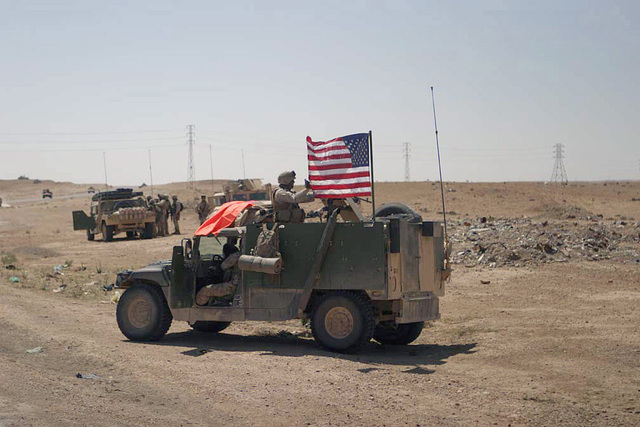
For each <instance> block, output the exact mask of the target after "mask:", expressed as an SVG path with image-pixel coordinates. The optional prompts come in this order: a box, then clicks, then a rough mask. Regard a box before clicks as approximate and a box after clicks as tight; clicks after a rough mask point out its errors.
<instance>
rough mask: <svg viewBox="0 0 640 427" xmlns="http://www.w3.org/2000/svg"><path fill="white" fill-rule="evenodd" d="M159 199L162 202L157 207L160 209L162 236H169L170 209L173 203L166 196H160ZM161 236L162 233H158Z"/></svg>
mask: <svg viewBox="0 0 640 427" xmlns="http://www.w3.org/2000/svg"><path fill="white" fill-rule="evenodd" d="M158 198H159V199H160V201H159V202H158V203H157V205H158V206H159V207H160V209H161V212H160V223H161V225H160V226H161V227H162V234H161V235H162V236H168V235H169V207H170V206H171V202H169V197H168V196H166V195H164V194H158ZM158 234H159V235H160V233H158Z"/></svg>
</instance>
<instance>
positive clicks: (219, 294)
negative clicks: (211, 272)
mask: <svg viewBox="0 0 640 427" xmlns="http://www.w3.org/2000/svg"><path fill="white" fill-rule="evenodd" d="M237 242H238V238H237V237H227V243H225V245H224V246H223V248H222V252H223V255H224V261H222V264H220V267H221V268H222V271H223V272H224V273H223V274H224V276H223V277H224V278H223V282H222V283H214V284H210V285H207V286H205V287H203V288H202V289H200V290H199V291H198V293H197V294H196V305H207V304H209V301H210V300H211V299H212V298H215V299H218V300H222V302H223V303H227V304H228V303H229V302H230V300H231V298H233V295H234V294H235V293H236V289H237V288H238V284H239V283H240V270H239V269H238V268H237V266H238V259H239V258H240V255H242V254H241V253H240V249H238V247H237V246H236V244H237Z"/></svg>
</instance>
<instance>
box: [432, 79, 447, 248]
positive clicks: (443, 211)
mask: <svg viewBox="0 0 640 427" xmlns="http://www.w3.org/2000/svg"><path fill="white" fill-rule="evenodd" d="M431 102H432V104H433V126H434V127H435V130H436V149H437V150H438V171H439V172H440V194H441V196H442V217H443V219H444V244H445V247H446V245H447V210H446V209H445V207H444V183H443V182H442V165H441V163H440V142H439V141H438V122H437V121H436V100H435V97H434V96H433V86H431Z"/></svg>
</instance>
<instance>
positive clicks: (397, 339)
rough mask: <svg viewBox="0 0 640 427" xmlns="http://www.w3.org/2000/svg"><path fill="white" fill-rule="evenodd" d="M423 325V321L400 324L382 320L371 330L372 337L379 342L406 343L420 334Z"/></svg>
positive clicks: (412, 340)
mask: <svg viewBox="0 0 640 427" xmlns="http://www.w3.org/2000/svg"><path fill="white" fill-rule="evenodd" d="M423 327H424V322H416V323H403V324H400V325H398V324H397V323H394V322H382V323H379V324H378V325H377V326H376V328H375V330H374V331H373V339H374V340H376V341H378V342H379V343H380V344H392V345H407V344H410V343H412V342H414V341H415V340H416V339H417V338H418V337H419V336H420V333H421V332H422V328H423Z"/></svg>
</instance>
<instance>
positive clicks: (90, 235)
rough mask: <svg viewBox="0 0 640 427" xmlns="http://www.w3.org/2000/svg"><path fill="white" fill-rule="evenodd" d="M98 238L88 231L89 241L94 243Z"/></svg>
mask: <svg viewBox="0 0 640 427" xmlns="http://www.w3.org/2000/svg"><path fill="white" fill-rule="evenodd" d="M95 238H96V235H95V234H93V233H92V232H91V230H87V240H88V241H90V242H93V240H94V239H95Z"/></svg>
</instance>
